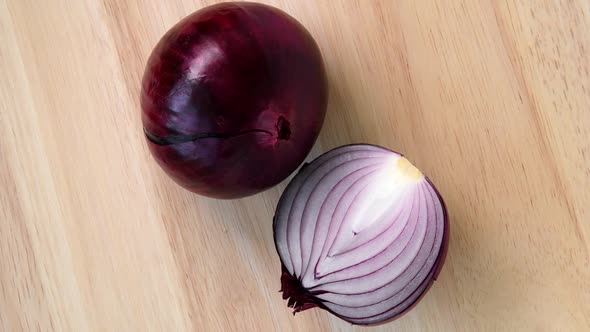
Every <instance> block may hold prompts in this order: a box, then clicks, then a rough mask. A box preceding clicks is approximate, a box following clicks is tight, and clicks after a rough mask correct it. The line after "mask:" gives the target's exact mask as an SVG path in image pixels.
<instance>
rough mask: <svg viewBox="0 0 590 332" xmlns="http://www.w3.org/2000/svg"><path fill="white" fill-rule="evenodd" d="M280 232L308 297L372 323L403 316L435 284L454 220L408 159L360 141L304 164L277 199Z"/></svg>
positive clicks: (281, 249) (288, 266)
mask: <svg viewBox="0 0 590 332" xmlns="http://www.w3.org/2000/svg"><path fill="white" fill-rule="evenodd" d="M274 236H275V244H276V248H277V251H278V253H279V256H280V258H281V262H282V264H283V267H284V269H285V270H286V271H287V272H288V274H289V275H290V276H291V277H290V278H291V279H292V280H297V282H298V283H299V287H301V288H302V289H303V290H304V292H305V293H306V294H307V295H306V297H305V299H304V300H302V301H303V302H309V301H310V298H312V299H313V301H314V302H315V303H314V304H315V305H318V306H320V307H322V308H324V309H327V310H329V311H330V312H332V313H333V314H335V315H337V316H338V317H340V318H342V319H345V320H347V321H349V322H351V323H355V324H363V325H367V324H375V323H380V322H383V321H385V320H389V319H391V318H395V317H397V316H399V315H400V314H401V313H403V312H405V311H406V310H407V309H409V308H410V307H411V306H412V305H413V304H414V303H415V302H416V301H417V300H418V299H419V298H420V296H421V295H422V294H423V293H424V292H425V291H426V290H427V289H428V286H429V285H430V284H431V282H432V281H433V280H434V279H435V278H436V276H437V273H438V270H439V269H440V267H441V265H442V261H443V259H444V254H445V251H446V246H447V239H448V223H447V214H446V209H445V206H444V203H443V201H442V199H441V197H440V195H439V194H438V192H437V191H436V189H435V188H434V186H433V185H432V183H431V182H430V181H429V180H428V179H427V178H426V177H425V176H424V175H423V174H422V173H421V172H420V171H418V170H417V169H416V168H415V167H414V166H413V165H412V164H411V163H410V162H409V161H408V160H407V159H406V158H405V157H403V156H402V155H400V154H398V153H396V152H393V151H390V150H388V149H385V148H382V147H378V146H373V145H367V144H356V145H347V146H343V147H340V148H337V149H334V150H331V151H329V152H327V153H325V154H323V155H322V156H320V157H318V158H317V159H316V160H314V161H313V162H311V163H310V164H307V165H306V166H305V167H303V168H302V169H301V170H300V172H299V173H298V174H297V175H296V176H295V177H294V178H293V180H292V181H291V183H290V184H289V186H288V187H287V189H286V190H285V192H284V193H283V195H282V197H281V199H280V201H279V204H278V207H277V211H276V215H275V220H274ZM289 296H293V297H297V294H295V295H294V294H292V292H291V293H290V295H289ZM295 300H301V299H295ZM300 303H302V302H300ZM296 311H297V308H296Z"/></svg>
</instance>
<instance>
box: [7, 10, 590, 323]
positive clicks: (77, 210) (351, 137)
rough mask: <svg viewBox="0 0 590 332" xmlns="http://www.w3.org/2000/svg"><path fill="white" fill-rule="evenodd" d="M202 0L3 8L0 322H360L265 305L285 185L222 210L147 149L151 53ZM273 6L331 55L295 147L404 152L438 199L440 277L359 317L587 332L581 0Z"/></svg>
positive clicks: (275, 300) (273, 290)
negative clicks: (145, 109)
mask: <svg viewBox="0 0 590 332" xmlns="http://www.w3.org/2000/svg"><path fill="white" fill-rule="evenodd" d="M214 2H215V1H200V0H193V1H190V0H174V1H157V0H128V1H121V0H94V1H91V0H76V1H72V0H47V1H38V0H0V75H1V76H0V330H2V331H348V330H355V331H361V330H363V328H360V327H353V326H351V325H350V324H347V323H345V322H343V321H341V320H339V319H336V318H334V317H332V316H330V315H329V314H327V313H325V312H323V311H321V310H309V311H306V312H303V313H300V314H297V315H296V316H295V317H293V315H292V314H291V309H288V308H287V306H286V303H285V301H283V300H282V299H281V294H279V293H278V290H279V287H280V285H279V274H280V267H279V260H278V257H277V255H276V253H275V250H274V245H273V240H272V226H271V218H272V216H273V212H274V207H275V204H276V203H277V200H278V198H279V195H280V193H281V191H282V190H283V189H284V187H285V185H286V182H284V183H282V184H280V185H279V186H277V187H276V188H273V189H271V190H268V191H267V192H264V193H262V194H259V195H256V196H253V197H250V198H246V199H242V200H235V201H217V200H212V199H207V198H203V197H199V196H197V195H194V194H191V193H189V192H187V191H185V190H183V189H181V188H180V187H178V186H176V185H175V184H174V183H173V182H172V181H171V180H170V179H169V178H167V177H166V176H165V174H164V173H163V172H162V171H161V169H160V168H159V167H158V166H157V165H156V163H155V162H154V161H153V159H152V158H151V156H150V155H149V152H148V150H147V147H146V143H145V141H144V138H143V133H142V127H141V122H140V111H139V103H138V95H139V82H140V78H141V75H142V73H143V67H144V65H145V62H146V59H147V57H148V55H149V53H150V51H151V49H152V47H153V46H154V45H155V43H156V42H157V41H158V40H159V38H160V37H161V36H162V34H163V33H164V32H165V31H166V30H167V29H168V28H170V27H171V26H172V25H173V24H174V23H175V22H177V21H178V20H179V19H181V18H182V17H184V16H186V15H187V14H189V13H191V12H193V11H195V10H197V9H199V8H201V7H202V6H204V5H206V4H212V3H214ZM268 3H270V4H273V5H275V6H278V7H280V8H282V9H284V10H285V11H287V12H288V13H290V14H291V15H293V16H294V17H296V18H297V19H298V20H300V21H301V22H302V23H303V24H304V25H305V26H306V27H307V28H308V29H309V31H310V32H311V33H312V34H313V36H314V37H315V38H316V40H317V42H318V44H319V45H320V48H321V49H322V52H323V54H324V58H325V62H326V65H327V70H328V74H329V79H330V105H329V110H328V115H327V118H326V122H325V126H324V128H323V131H322V133H321V135H320V138H319V140H318V142H317V144H316V145H315V147H314V149H313V151H312V153H311V154H310V156H309V158H313V157H315V156H317V155H318V154H320V153H321V152H323V151H326V150H328V149H330V148H333V147H336V146H339V145H343V144H347V143H351V142H369V143H374V144H380V145H384V146H387V147H389V148H393V149H395V150H399V151H401V152H403V153H405V154H406V155H407V156H408V158H409V159H410V160H412V161H413V162H414V163H415V164H416V165H417V166H418V167H419V168H420V169H422V170H423V171H424V172H425V173H426V174H428V175H429V176H430V177H431V178H432V180H433V181H434V182H435V183H436V184H437V186H438V188H439V189H440V191H441V193H442V195H443V196H444V197H445V199H446V202H447V205H448V209H449V214H450V218H451V219H450V222H451V234H450V248H449V252H448V257H447V262H446V265H445V267H444V268H443V270H442V273H441V275H440V278H439V280H438V281H437V282H436V283H435V285H434V287H433V288H432V289H431V291H430V292H429V293H428V294H427V295H426V297H425V298H424V299H423V301H422V302H421V303H420V304H419V305H418V306H417V307H416V308H415V309H414V310H413V311H411V312H410V313H409V314H407V315H405V316H404V317H402V318H401V319H399V320H397V321H395V322H392V323H389V324H387V325H383V326H381V327H378V328H373V329H371V330H372V331H526V330H530V331H584V330H585V331H588V330H590V267H589V260H590V258H589V255H590V189H589V188H590V73H589V71H590V38H588V33H589V31H590V3H589V2H587V1H533V0H527V1H514V2H512V1H507V2H505V1H495V0H492V1H436V0H431V1H414V0H407V1H389V0H381V1H379V0H363V1H360V0H359V1H352V0H340V1H328V0H321V1H316V0H305V1H303V0H291V1H289V0H277V1H269V2H268Z"/></svg>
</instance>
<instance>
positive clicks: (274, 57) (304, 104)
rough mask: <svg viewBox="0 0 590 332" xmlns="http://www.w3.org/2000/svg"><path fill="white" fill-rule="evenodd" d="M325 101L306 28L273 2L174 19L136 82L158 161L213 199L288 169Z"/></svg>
mask: <svg viewBox="0 0 590 332" xmlns="http://www.w3.org/2000/svg"><path fill="white" fill-rule="evenodd" d="M327 101H328V89H327V78H326V73H325V69H324V64H323V60H322V56H321V54H320V50H319V48H318V46H317V44H316V43H315V41H314V40H313V38H312V36H311V35H310V34H309V33H308V32H307V30H306V29H305V28H304V27H303V26H302V25H301V24H299V23H298V22H297V21H296V20H295V19H294V18H292V17H291V16H289V15H287V14H285V13H284V12H282V11H280V10H279V9H276V8H273V7H270V6H267V5H263V4H256V3H250V2H228V3H220V4H216V5H213V6H209V7H206V8H203V9H201V10H199V11H197V12H195V13H194V14H192V15H190V16H188V17H186V18H185V19H183V20H182V21H180V22H179V23H178V24H176V25H175V26H174V27H173V28H172V29H170V30H169V31H168V32H167V33H166V34H165V35H164V36H163V37H162V39H161V40H160V41H159V43H158V44H157V45H156V47H155V49H154V50H153V52H152V54H151V56H150V58H149V60H148V63H147V66H146V70H145V73H144V76H143V82H142V90H141V107H142V111H143V113H142V121H143V126H144V132H145V136H146V138H147V141H148V146H149V149H150V151H151V152H152V155H153V156H154V158H155V159H156V161H157V162H158V164H159V165H160V166H161V167H162V168H163V169H164V171H165V172H166V173H167V174H168V175H169V176H170V177H171V178H172V179H173V180H174V181H176V182H177V183H178V184H180V185H181V186H183V187H185V188H187V189H188V190H191V191H193V192H196V193H199V194H202V195H206V196H211V197H215V198H238V197H244V196H248V195H252V194H255V193H257V192H260V191H262V190H265V189H267V188H269V187H272V186H273V185H275V184H277V183H279V182H280V181H282V180H283V179H285V178H286V177H287V176H289V175H290V174H291V173H292V172H293V171H294V170H295V169H296V168H297V167H298V166H299V165H300V164H301V162H302V161H303V160H304V159H305V157H306V156H307V154H308V153H309V150H310V149H311V147H312V145H313V143H314V142H315V140H316V138H317V136H318V133H319V131H320V129H321V127H322V124H323V121H324V116H325V113H326V107H327Z"/></svg>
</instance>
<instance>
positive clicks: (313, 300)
mask: <svg viewBox="0 0 590 332" xmlns="http://www.w3.org/2000/svg"><path fill="white" fill-rule="evenodd" d="M353 145H367V146H373V147H378V148H382V149H386V150H389V151H392V152H394V153H397V154H399V155H400V156H402V157H403V156H404V155H403V154H402V153H399V152H397V151H395V150H391V149H387V148H384V147H382V146H379V145H374V144H367V143H353V144H347V145H342V146H339V147H336V148H334V149H332V150H336V149H340V148H343V147H346V146H353ZM332 150H329V151H327V152H325V153H324V154H327V153H329V152H330V151H332ZM320 157H321V156H318V157H317V158H320ZM317 158H316V159H317ZM312 162H313V161H312ZM307 165H308V163H306V164H305V165H303V167H301V168H300V169H299V172H301V171H302V170H303V169H304V168H305V166H307ZM424 178H425V180H426V181H427V182H428V183H429V184H430V185H431V186H432V188H433V189H434V192H435V193H436V195H437V197H438V198H439V200H440V202H441V204H442V210H443V218H444V226H443V238H442V244H441V248H440V251H439V253H438V255H437V258H436V261H435V263H434V265H433V267H432V269H431V270H430V272H429V273H428V277H427V278H426V279H425V280H424V281H423V283H422V285H424V284H425V283H426V287H425V288H424V289H423V290H421V294H420V295H419V296H418V297H417V298H416V300H415V301H413V302H412V303H410V304H409V305H408V306H407V308H405V309H404V310H403V311H402V312H400V313H398V314H397V315H395V316H393V317H390V318H388V319H386V320H383V321H380V322H377V323H373V324H359V323H355V322H350V321H349V323H351V324H352V325H361V326H379V325H383V324H387V323H390V322H392V321H395V320H397V319H399V318H400V317H402V316H403V315H405V314H406V313H407V312H409V311H410V310H411V309H413V308H414V307H415V306H416V305H417V304H418V303H419V302H420V301H421V300H422V298H423V297H424V295H425V294H426V293H427V292H428V290H429V289H430V287H431V286H432V284H433V283H434V281H435V280H437V279H438V276H439V274H440V271H441V269H442V267H443V265H444V263H445V260H446V256H447V251H448V248H449V233H450V229H449V217H448V212H447V207H446V204H445V202H444V199H443V197H442V196H441V195H440V192H439V191H438V189H437V188H436V186H435V185H434V183H433V182H432V181H431V180H430V179H429V178H428V177H427V176H426V175H424ZM285 191H286V189H285ZM281 198H282V197H281ZM280 205H281V201H279V202H278V204H277V209H278V206H280ZM275 222H276V215H275V219H274V220H273V231H276V229H275V227H274V223H275ZM276 245H277V243H276V242H275V249H276V250H277V254H279V255H278V256H279V258H280V260H281V290H280V292H282V293H283V295H282V297H283V300H288V303H287V305H288V306H289V307H291V308H293V315H295V314H296V313H298V312H301V311H305V310H307V309H312V308H321V309H323V310H326V311H328V312H330V313H331V314H333V315H335V316H337V317H340V318H341V319H344V320H346V321H348V320H347V319H346V317H341V316H339V315H338V314H337V313H335V312H333V311H332V310H330V309H329V308H327V307H326V306H325V305H323V304H322V301H321V300H320V299H318V298H317V297H315V296H314V295H313V294H311V293H310V292H309V291H307V290H306V289H305V288H304V287H303V286H302V284H301V281H300V280H299V279H298V278H296V277H294V276H293V275H291V274H290V273H289V271H288V270H287V268H286V267H285V264H284V262H283V260H282V257H281V255H280V253H279V249H278V247H276ZM420 288H421V287H418V289H420Z"/></svg>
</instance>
